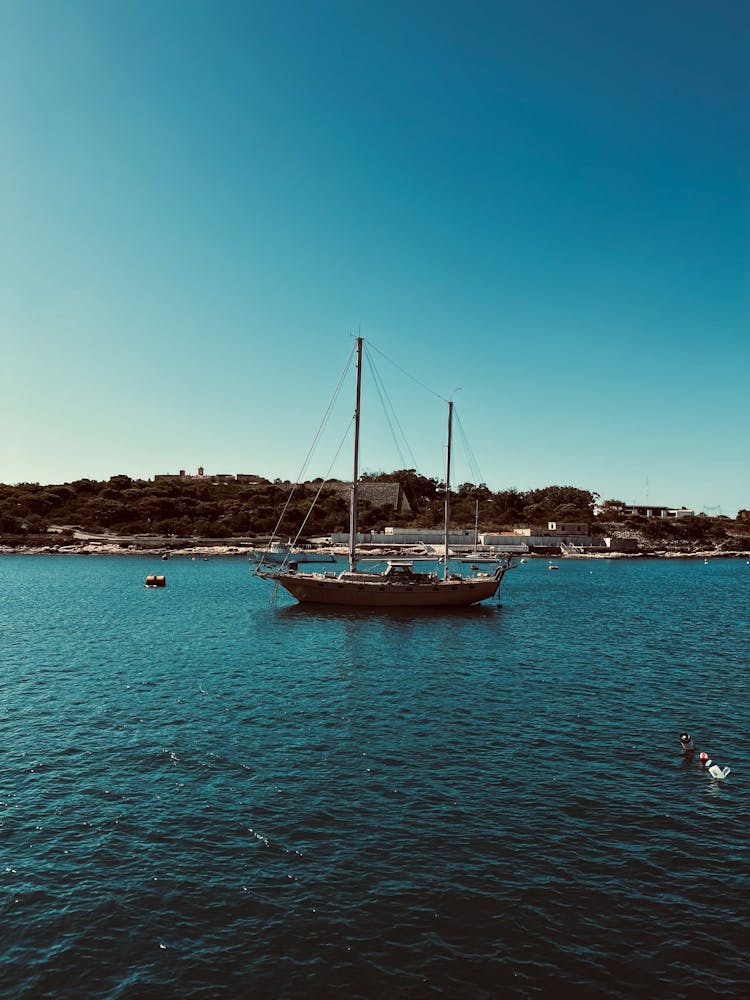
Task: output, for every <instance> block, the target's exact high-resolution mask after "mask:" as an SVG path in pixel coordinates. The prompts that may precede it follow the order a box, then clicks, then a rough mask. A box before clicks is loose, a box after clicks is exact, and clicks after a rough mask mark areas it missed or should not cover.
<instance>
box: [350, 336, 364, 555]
mask: <svg viewBox="0 0 750 1000" xmlns="http://www.w3.org/2000/svg"><path fill="white" fill-rule="evenodd" d="M361 388H362V338H361V337H357V394H356V398H355V403H354V471H353V473H352V493H351V500H350V505H349V571H350V572H352V573H353V572H354V571H355V570H356V568H357V485H358V481H359V400H360V391H361Z"/></svg>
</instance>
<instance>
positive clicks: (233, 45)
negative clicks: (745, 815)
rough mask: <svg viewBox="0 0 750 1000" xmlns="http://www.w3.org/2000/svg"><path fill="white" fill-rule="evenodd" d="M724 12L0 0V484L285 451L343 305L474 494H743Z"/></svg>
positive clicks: (741, 149) (747, 172)
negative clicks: (469, 462)
mask: <svg viewBox="0 0 750 1000" xmlns="http://www.w3.org/2000/svg"><path fill="white" fill-rule="evenodd" d="M749 12H750V7H748V5H747V4H744V3H740V2H730V0H722V2H717V3H707V2H702V0H701V2H697V0H670V2H667V0H649V2H645V0H630V2H628V3H621V4H615V3H607V2H599V0H596V2H595V0H570V2H567V3H561V2H549V0H548V2H543V0H540V2H537V3H533V4H530V3H525V2H521V0H518V2H512V3H511V2H506V0H492V2H487V3H485V2H474V3H470V4H466V3H458V2H450V3H449V2H440V0H431V2H422V0H417V2H393V3H392V2H390V0H385V2H378V3H358V2H356V0H346V2H345V0H341V2H339V0H315V2H312V0H311V2H304V3H303V2H283V0H281V2H279V0H273V2H270V0H269V2H262V3H259V2H252V0H246V2H243V3H230V2H223V3H222V2H216V0H214V2H191V0H170V2H166V0H148V2H146V0H128V2H125V0H111V2H98V0H97V2H94V0H90V2H84V0H67V2H65V3H60V2H57V0H48V2H44V0H0V219H1V222H0V338H1V339H0V347H1V357H2V367H3V378H2V393H1V395H0V418H1V420H2V437H1V438H0V482H6V483H15V482H21V481H30V482H41V483H48V482H66V481H71V480H74V479H77V478H81V477H91V478H96V479H102V478H106V477H108V476H110V475H113V474H116V473H127V474H129V475H131V476H138V477H144V478H150V477H152V476H153V474H154V473H156V472H168V471H172V472H175V471H177V470H178V469H180V468H185V469H188V470H195V469H196V468H197V466H198V465H204V466H205V468H206V470H207V471H208V472H256V473H259V474H262V475H266V476H269V477H271V478H274V477H277V476H278V477H281V478H294V477H295V476H296V474H297V472H298V470H299V468H300V466H301V464H302V461H303V459H304V456H305V454H306V453H307V449H308V447H309V445H310V442H311V439H312V435H313V432H314V430H315V428H316V427H317V425H318V422H319V420H320V417H321V416H322V413H323V410H324V408H325V405H326V403H327V401H328V399H329V397H330V394H331V391H332V389H333V386H334V384H335V381H336V378H337V377H338V374H339V372H340V370H341V367H342V365H343V362H344V359H345V357H346V355H347V353H348V351H349V350H350V347H351V344H352V341H351V336H352V335H353V334H356V333H357V332H358V331H360V330H361V333H362V335H363V336H364V337H365V338H366V339H368V340H370V341H371V342H372V343H373V344H374V345H375V346H376V347H377V348H379V349H380V350H381V351H382V352H384V353H385V354H386V355H387V356H389V357H391V358H393V359H395V360H397V361H398V363H399V364H400V365H401V366H402V367H403V368H404V369H405V370H406V371H408V372H413V373H415V374H416V375H417V376H418V377H419V379H420V380H421V381H422V382H423V383H424V384H425V385H427V386H429V387H430V388H431V389H433V390H434V391H435V392H436V393H438V394H439V395H442V396H444V397H447V396H449V395H451V393H452V392H453V390H454V389H456V388H457V387H458V386H460V387H461V391H460V392H458V393H456V394H455V398H456V401H457V406H458V409H459V414H460V418H461V422H462V425H463V427H464V429H465V431H466V433H467V435H468V438H469V441H470V443H471V448H472V450H473V454H474V455H475V457H476V462H477V464H478V466H479V470H480V472H481V474H482V477H483V478H484V480H485V481H486V482H487V484H488V485H489V486H490V487H491V488H492V489H494V490H498V489H504V488H507V487H516V488H517V489H521V490H526V489H532V488H535V487H539V486H546V485H549V484H560V485H572V486H579V487H581V488H585V489H591V490H595V491H597V492H599V493H600V494H601V496H602V498H603V499H608V498H617V499H621V500H625V501H639V502H640V501H643V499H644V498H645V497H646V496H647V498H648V499H649V500H650V501H651V502H653V503H663V504H669V505H681V504H684V505H686V506H690V507H694V508H696V509H699V510H702V509H708V510H709V511H712V512H718V511H719V510H720V511H721V512H722V513H725V514H732V515H733V514H734V513H735V512H736V510H737V509H738V508H740V507H746V508H750V461H749V459H750V448H749V447H748V440H750V402H749V400H750V336H749V334H748V319H749V318H750V308H749V306H748V278H749V276H750V268H749V267H748V264H749V252H748V245H749V240H748V231H749V224H748V219H749V216H750V212H749V207H750V198H749V197H748V195H749V193H750V169H749V168H750V156H749V155H748V152H749V150H750V143H749V141H748V132H749V127H748V126H749V122H750V115H749V114H748V111H749V102H748V97H749V95H750V85H749V84H750V70H749V69H748V67H749V66H750V58H749V51H750V46H749V41H750V30H749V28H750V13H749ZM379 370H380V371H381V374H382V375H383V377H384V379H385V381H386V384H387V385H388V384H389V376H388V368H387V367H386V368H383V367H380V366H379ZM396 397H397V392H396V391H395V390H394V395H393V402H394V406H395V407H396V410H397V413H398V416H399V420H400V422H401V425H402V427H403V429H404V432H405V434H406V437H407V439H408V440H409V444H410V446H411V448H412V452H413V454H414V457H415V459H416V461H417V464H418V465H419V467H420V471H422V472H424V473H425V474H426V475H437V476H439V475H441V470H442V461H443V457H442V455H443V446H444V438H445V429H444V408H443V406H442V404H441V403H439V401H438V400H437V399H436V398H435V397H434V396H430V395H429V394H426V393H424V394H423V393H421V392H419V391H418V390H417V388H416V387H414V391H412V392H407V393H405V396H404V401H405V402H406V406H405V408H403V407H402V408H399V404H398V402H397V399H396ZM346 406H347V407H348V412H349V413H350V412H351V408H352V406H351V401H350V400H347V404H346ZM376 407H377V408H378V409H379V404H378V403H376V402H375V399H374V398H373V395H372V394H371V395H369V396H367V395H366V402H365V407H364V411H363V417H364V418H365V421H366V424H367V427H368V431H367V433H365V434H364V435H363V453H362V465H363V467H364V469H365V470H367V471H390V470H391V469H394V468H397V467H399V466H400V464H401V461H400V457H399V456H398V455H396V454H395V453H394V452H393V449H392V447H391V446H390V437H389V435H388V434H387V432H386V431H385V429H383V430H382V431H378V430H376V429H375V428H376V421H375V419H374V410H375V408H376ZM345 410H346V407H345ZM370 415H372V419H371V420H370V421H369V422H368V421H367V418H368V417H369V416H370ZM415 417H417V418H419V419H416V420H415V424H416V429H415V431H414V436H412V435H410V430H409V427H410V421H411V420H412V418H415ZM337 433H338V431H337ZM329 458H330V452H328V453H322V452H321V454H320V457H319V458H318V457H316V459H315V462H314V465H313V467H312V468H311V469H310V470H309V474H310V476H313V475H323V474H325V473H326V471H327V468H328V462H329ZM409 464H411V463H409ZM348 470H349V458H348V454H347V456H346V458H342V460H341V462H340V463H339V464H338V465H337V466H336V468H335V471H337V472H339V474H341V475H343V476H346V475H347V474H348ZM470 472H471V470H470V469H462V468H461V465H460V461H459V465H458V467H457V470H456V476H457V478H458V480H459V481H460V480H462V479H471V478H473V477H472V476H471V474H470Z"/></svg>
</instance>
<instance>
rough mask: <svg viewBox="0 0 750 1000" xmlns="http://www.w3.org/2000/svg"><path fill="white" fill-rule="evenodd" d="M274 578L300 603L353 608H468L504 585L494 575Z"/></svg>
mask: <svg viewBox="0 0 750 1000" xmlns="http://www.w3.org/2000/svg"><path fill="white" fill-rule="evenodd" d="M274 579H276V580H277V581H278V583H279V584H280V585H281V586H282V587H283V588H284V590H286V591H287V592H288V593H289V594H291V596H292V597H294V598H295V599H296V600H297V601H299V602H300V604H328V605H338V606H340V607H349V608H467V607H470V606H471V605H472V604H479V603H481V602H482V601H486V600H488V599H489V598H491V597H494V596H495V594H496V593H497V591H498V588H499V586H500V580H497V579H495V578H494V577H491V576H488V577H487V579H484V578H482V579H476V578H474V579H470V580H467V579H463V580H439V581H436V582H434V583H432V582H430V583H413V584H410V585H407V584H401V583H398V584H393V583H390V584H389V583H383V582H378V583H375V582H370V581H363V582H354V581H351V580H340V579H339V578H338V577H332V578H329V577H325V576H323V575H320V574H312V573H309V574H308V573H306V574H293V573H283V574H278V575H275V576H274Z"/></svg>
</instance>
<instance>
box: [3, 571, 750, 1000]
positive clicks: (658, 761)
mask: <svg viewBox="0 0 750 1000" xmlns="http://www.w3.org/2000/svg"><path fill="white" fill-rule="evenodd" d="M150 573H159V574H161V573H163V574H165V575H166V577H167V585H166V587H165V588H164V589H158V590H149V589H144V587H143V581H144V580H145V577H146V575H148V574H150ZM749 593H750V565H748V564H747V563H746V561H744V560H719V559H717V560H713V561H711V562H709V563H708V564H705V563H704V562H703V561H702V560H701V561H689V560H671V561H668V560H662V561H655V560H638V559H633V560H630V559H628V560H618V561H593V560H580V561H576V560H570V561H566V560H562V561H561V562H560V563H559V570H558V571H556V572H550V571H549V570H548V564H547V562H546V560H529V561H528V562H527V563H525V564H523V565H520V566H518V568H517V569H515V570H513V571H512V572H510V573H509V574H508V575H507V576H506V578H505V580H504V582H503V589H502V605H501V606H498V605H497V603H496V602H493V603H491V604H489V605H487V606H482V607H480V608H476V609H472V610H469V611H463V612H458V613H439V614H436V613H430V612H414V613H410V614H398V613H395V612H372V613H367V612H361V611H360V612H354V611H345V610H342V611H336V610H330V609H329V610H314V609H312V608H301V607H299V606H294V605H293V604H292V603H291V601H290V600H289V599H288V598H287V597H286V595H284V594H283V592H280V593H278V594H274V593H273V588H272V586H271V585H270V584H269V583H268V582H266V581H263V580H260V579H258V578H255V577H253V576H251V575H250V572H249V569H248V564H247V563H246V562H245V561H244V560H241V559H234V560H231V559H229V560H228V559H223V560H221V559H217V560H211V561H204V560H202V559H197V560H191V559H187V558H172V559H171V560H170V561H169V562H166V563H164V562H161V561H154V560H150V559H147V558H134V557H128V556H122V557H110V558H108V557H90V558H87V557H76V556H57V557H55V556H51V557H33V556H7V555H6V556H0V660H1V664H0V726H1V727H2V731H1V732H2V735H1V737H0V850H1V851H2V856H1V858H0V879H1V882H0V884H1V886H2V931H1V932H0V934H1V936H0V956H1V958H0V995H1V996H2V997H3V998H5V1000H8V998H21V997H24V998H26V997H28V998H32V997H33V998H41V997H49V998H53V997H54V998H61V997H76V998H88V997H91V998H113V1000H114V998H141V997H154V998H156V997H159V998H163V997H180V998H193V997H195V998H199V997H200V998H213V997H243V996H261V997H274V998H275V997H318V996H319V997H329V996H342V997H366V998H369V997H384V998H385V997H429V996H444V997H472V998H479V997H488V998H489V997H496V996H519V997H521V996H533V995H540V996H541V995H545V994H552V993H555V994H556V995H558V996H560V995H562V996H566V995H571V996H573V995H575V996H594V995H599V996H602V995H606V996H609V997H635V996H651V997H653V996H667V995H668V996H670V997H692V996H696V995H701V996H727V997H737V996H740V995H746V993H747V991H748V987H749V986H750V967H749V965H748V958H747V955H748V941H750V933H749V930H750V929H749V928H748V912H749V911H748V899H750V836H748V830H749V829H750V746H749V745H748V730H749V729H750V706H749V704H748V665H749V663H750V624H749V621H748V617H749V616H748V603H749V602H748V594H749ZM683 730H687V731H689V732H690V733H691V734H692V736H693V741H694V743H695V745H696V747H697V750H698V751H700V750H704V749H705V750H706V751H707V752H708V753H709V754H710V755H711V756H712V757H713V759H714V760H715V761H716V762H718V763H719V764H721V765H729V766H730V767H731V769H732V773H731V775H730V776H729V778H728V779H727V780H726V781H725V782H723V783H717V782H715V781H713V780H712V779H711V778H710V777H709V776H708V775H707V774H706V772H705V771H704V770H703V769H702V768H701V766H700V764H699V761H698V753H696V754H695V755H694V756H693V757H692V758H686V757H683V756H681V754H680V746H679V742H678V737H679V734H680V733H681V732H682V731H683Z"/></svg>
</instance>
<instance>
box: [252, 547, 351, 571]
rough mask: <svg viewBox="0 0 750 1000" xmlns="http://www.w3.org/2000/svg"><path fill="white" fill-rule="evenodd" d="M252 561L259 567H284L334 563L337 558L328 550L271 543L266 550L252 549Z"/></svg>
mask: <svg viewBox="0 0 750 1000" xmlns="http://www.w3.org/2000/svg"><path fill="white" fill-rule="evenodd" d="M250 561H251V562H254V563H258V565H260V564H261V563H266V564H267V565H273V566H282V565H284V564H289V563H332V562H336V557H335V556H334V554H333V553H332V552H330V551H328V550H327V549H316V548H314V547H312V546H310V547H305V546H298V545H297V546H295V545H284V544H282V543H281V542H271V543H270V544H269V545H268V546H267V547H266V548H264V549H260V548H256V549H250Z"/></svg>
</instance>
